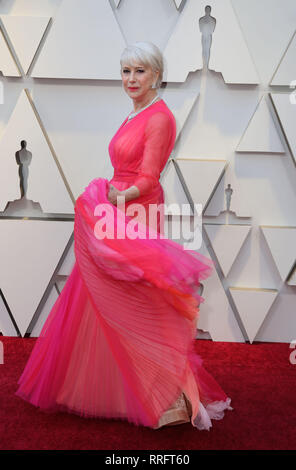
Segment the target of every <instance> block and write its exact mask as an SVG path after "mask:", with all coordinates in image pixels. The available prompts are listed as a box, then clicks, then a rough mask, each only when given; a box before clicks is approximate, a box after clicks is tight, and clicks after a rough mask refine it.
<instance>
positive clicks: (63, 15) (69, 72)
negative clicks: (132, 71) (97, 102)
mask: <svg viewBox="0 0 296 470" xmlns="http://www.w3.org/2000/svg"><path fill="white" fill-rule="evenodd" d="M82 5H83V6H82ZM102 46H103V47H102ZM125 46H126V43H125V40H124V38H123V36H122V33H121V30H120V28H119V26H118V23H117V21H116V18H115V16H114V13H113V10H112V8H111V6H110V3H109V1H108V0H100V1H99V2H98V1H97V0H84V2H83V3H82V2H81V1H80V0H64V1H63V2H62V4H61V5H60V7H59V9H58V11H57V14H56V16H55V18H54V22H53V24H52V27H51V29H50V32H49V34H48V37H47V39H46V41H45V44H44V45H43V48H42V50H41V52H40V55H39V57H38V59H37V61H36V63H35V65H34V67H33V71H32V73H31V76H32V77H47V78H50V77H51V78H76V79H78V78H80V79H101V80H102V79H111V80H120V78H121V77H120V64H119V57H120V55H121V53H122V51H123V49H124V47H125Z"/></svg>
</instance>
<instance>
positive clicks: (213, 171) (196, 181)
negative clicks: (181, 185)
mask: <svg viewBox="0 0 296 470" xmlns="http://www.w3.org/2000/svg"><path fill="white" fill-rule="evenodd" d="M174 161H175V162H176V163H177V164H178V167H179V168H180V170H181V173H182V176H183V178H184V180H185V184H186V186H187V188H188V190H189V193H190V195H191V197H192V199H193V202H194V203H195V204H202V210H204V208H205V207H206V205H207V204H208V202H209V200H210V198H211V196H212V193H213V192H214V190H215V188H216V186H217V184H218V183H219V181H220V179H221V177H222V175H223V173H224V171H225V169H226V166H227V165H228V162H227V161H226V160H206V159H197V158H196V159H185V158H176V159H175V160H174Z"/></svg>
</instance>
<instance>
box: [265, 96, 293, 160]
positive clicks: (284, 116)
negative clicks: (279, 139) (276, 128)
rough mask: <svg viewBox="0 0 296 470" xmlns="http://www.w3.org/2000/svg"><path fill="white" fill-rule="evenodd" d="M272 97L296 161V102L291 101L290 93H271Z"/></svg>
mask: <svg viewBox="0 0 296 470" xmlns="http://www.w3.org/2000/svg"><path fill="white" fill-rule="evenodd" d="M270 97H271V100H272V103H273V105H274V107H275V111H276V113H277V115H278V117H279V120H280V123H281V126H282V130H283V133H284V136H285V137H286V140H287V144H288V147H289V149H290V151H291V154H292V157H293V158H294V162H295V163H296V132H295V122H296V104H293V103H291V101H290V93H271V94H270Z"/></svg>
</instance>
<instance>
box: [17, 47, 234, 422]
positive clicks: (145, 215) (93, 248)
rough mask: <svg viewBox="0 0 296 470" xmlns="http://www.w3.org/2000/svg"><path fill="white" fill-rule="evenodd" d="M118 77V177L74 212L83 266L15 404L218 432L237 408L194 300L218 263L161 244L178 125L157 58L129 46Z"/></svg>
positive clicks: (97, 186)
mask: <svg viewBox="0 0 296 470" xmlns="http://www.w3.org/2000/svg"><path fill="white" fill-rule="evenodd" d="M121 76H122V84H123V87H124V90H125V92H126V93H127V94H128V96H129V97H130V98H131V99H132V101H133V107H134V109H133V111H132V112H130V114H129V115H128V116H127V117H126V118H125V120H124V121H123V123H122V124H121V126H120V127H119V129H118V130H117V132H116V133H115V135H114V136H113V138H112V140H111V142H110V144H109V153H110V158H111V162H112V165H113V167H114V175H113V177H112V179H111V180H110V181H108V180H107V179H105V178H95V179H94V180H93V181H91V182H90V183H89V185H88V186H87V187H86V188H85V191H84V192H83V193H82V194H81V195H80V196H79V198H78V199H77V201H76V204H75V225H74V239H75V257H76V262H75V265H74V267H73V269H72V272H71V274H70V276H69V278H68V280H67V283H66V284H65V286H64V288H63V290H62V292H61V294H60V296H59V297H58V299H57V301H56V303H55V304H54V306H53V308H52V310H51V312H50V314H49V316H48V318H47V320H46V322H45V324H44V326H43V329H42V331H41V334H40V336H39V338H38V339H37V341H36V344H35V346H34V348H33V351H32V353H31V356H30V358H29V360H28V362H27V364H26V367H25V369H24V371H23V374H22V375H21V377H20V379H19V381H18V383H19V388H18V390H17V392H16V394H17V395H18V396H20V397H22V398H23V399H24V400H27V401H29V402H30V403H31V404H33V405H35V406H38V407H40V409H42V410H48V411H59V410H65V411H69V412H72V413H77V414H79V415H80V416H83V417H102V418H114V419H124V420H128V421H129V422H131V423H134V424H136V425H143V426H148V427H151V428H153V429H157V428H159V427H162V426H164V425H168V424H179V423H186V422H188V421H189V422H190V421H191V423H192V425H193V426H195V427H197V428H198V429H210V427H211V418H214V419H221V418H222V417H223V415H224V410H225V409H232V408H231V406H230V401H231V400H230V398H228V397H227V395H226V394H225V393H224V391H223V390H222V389H221V387H220V386H219V385H218V384H217V382H216V381H215V380H214V378H213V377H212V376H211V375H210V374H209V373H208V372H206V370H205V369H204V368H203V366H202V359H201V358H200V357H199V356H198V355H197V354H196V351H195V343H196V341H195V335H196V320H197V317H198V311H199V308H198V307H199V304H200V302H202V301H204V299H203V298H202V297H201V296H200V295H198V294H197V289H198V287H199V286H200V281H201V280H202V279H205V278H207V277H208V276H209V275H210V274H211V272H212V269H213V262H212V261H211V260H210V259H208V258H206V257H205V256H203V255H201V254H200V253H198V252H196V251H193V250H185V249H184V247H183V246H182V245H180V244H178V243H176V242H173V241H172V240H169V239H166V238H165V237H164V235H163V233H164V231H163V204H164V193H163V189H162V186H161V184H160V183H159V178H160V173H161V172H162V170H163V168H164V166H165V164H166V162H167V160H168V158H169V156H170V154H171V151H172V149H173V147H174V143H175V138H176V122H175V118H174V116H173V113H172V112H171V111H170V109H169V108H168V106H167V105H166V103H165V102H164V101H163V99H161V98H160V97H159V96H158V93H157V89H158V88H159V87H160V85H161V82H162V76H163V58H162V54H161V52H160V51H159V49H158V48H157V47H156V46H155V45H154V44H151V43H147V42H140V43H135V44H133V45H131V46H128V47H127V48H126V49H125V50H124V51H123V54H122V57H121ZM135 203H136V204H137V207H136V212H133V211H132V209H133V208H135V207H133V204H135ZM158 213H159V214H160V217H158V215H157V214H158ZM135 215H136V217H135ZM106 227H107V229H106ZM135 235H136V236H135Z"/></svg>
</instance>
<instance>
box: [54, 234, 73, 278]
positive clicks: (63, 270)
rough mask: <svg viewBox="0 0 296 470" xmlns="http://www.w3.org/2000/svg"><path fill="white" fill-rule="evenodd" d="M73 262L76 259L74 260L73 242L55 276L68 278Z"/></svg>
mask: <svg viewBox="0 0 296 470" xmlns="http://www.w3.org/2000/svg"><path fill="white" fill-rule="evenodd" d="M75 261H76V259H75V253H74V241H73V242H72V244H71V246H70V248H69V250H68V253H67V254H66V256H65V259H64V261H63V263H62V265H61V267H60V269H59V272H58V273H57V274H58V275H59V276H69V275H70V274H71V271H72V269H73V267H74V264H75Z"/></svg>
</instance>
